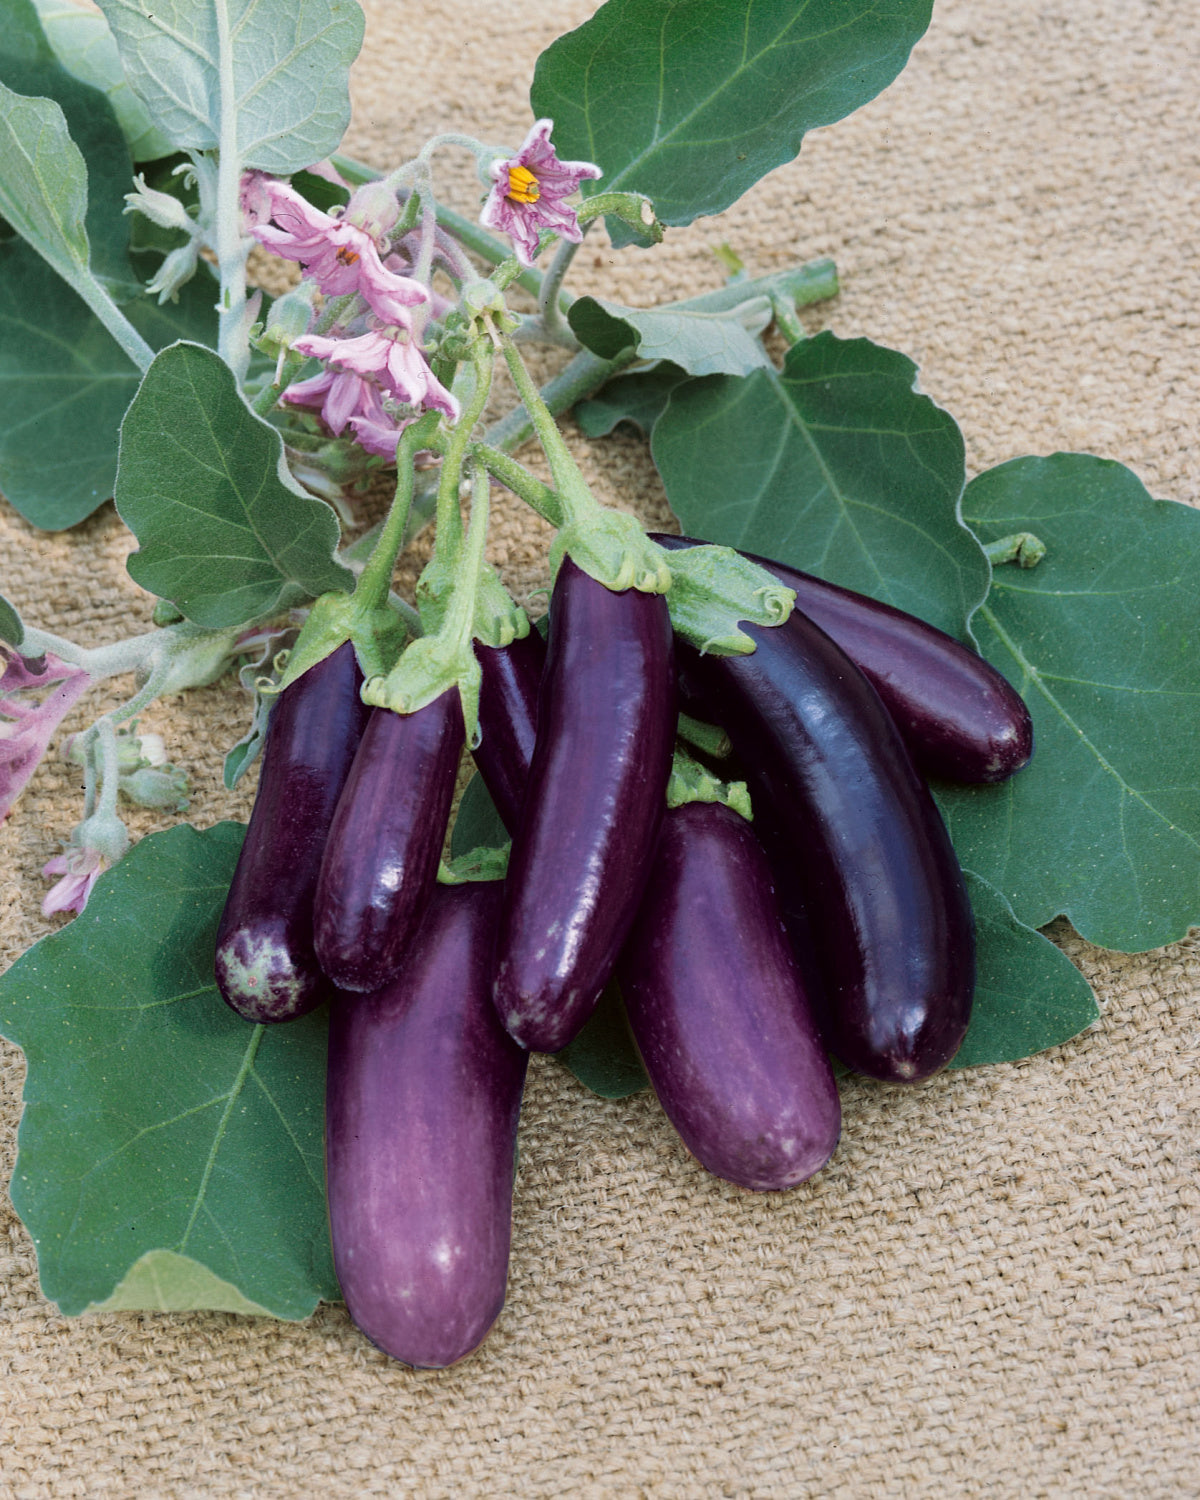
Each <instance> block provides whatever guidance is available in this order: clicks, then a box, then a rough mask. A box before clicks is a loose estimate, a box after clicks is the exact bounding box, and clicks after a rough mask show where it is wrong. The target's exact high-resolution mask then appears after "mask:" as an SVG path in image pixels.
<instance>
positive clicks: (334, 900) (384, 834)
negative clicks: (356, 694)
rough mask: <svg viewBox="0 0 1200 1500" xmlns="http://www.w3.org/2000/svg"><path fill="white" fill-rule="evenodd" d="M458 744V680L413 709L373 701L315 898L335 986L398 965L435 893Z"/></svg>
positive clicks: (375, 983)
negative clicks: (378, 705)
mask: <svg viewBox="0 0 1200 1500" xmlns="http://www.w3.org/2000/svg"><path fill="white" fill-rule="evenodd" d="M462 746H463V717H462V704H461V700H460V698H459V695H458V689H457V688H450V689H448V690H447V691H446V692H444V693H442V694H441V695H440V697H437V698H435V699H434V700H433V702H432V703H429V704H427V705H426V706H425V707H424V708H420V709H418V710H417V711H416V713H411V714H397V713H393V712H392V711H391V709H388V708H377V709H375V710H373V712H372V714H371V718H370V721H369V722H368V724H367V727H366V731H365V733H364V734H363V737H362V743H361V744H360V745H359V747H358V754H357V755H356V756H355V757H354V764H353V766H352V767H351V768H350V775H349V776H348V777H347V778H346V785H345V787H344V789H343V791H342V795H341V797H340V798H339V799H338V805H337V810H336V812H335V813H334V815H333V822H332V825H331V826H330V829H329V838H328V839H327V840H326V844H325V855H324V858H323V859H322V861H321V874H320V879H319V880H318V881H317V892H316V899H315V901H314V903H313V930H314V935H315V942H316V950H317V957H318V959H320V962H321V967H322V968H323V969H324V970H325V972H326V974H328V975H329V977H330V979H332V980H333V982H334V984H336V985H337V986H338V988H339V989H343V990H375V989H378V988H379V987H380V985H383V984H387V982H388V981H389V980H390V979H391V978H392V977H393V976H394V975H395V973H396V972H397V970H398V969H399V967H400V964H401V962H402V960H403V958H404V951H405V949H406V948H407V947H408V944H409V942H410V941H411V939H412V937H413V934H414V933H415V932H416V930H417V926H418V924H419V922H420V920H421V916H422V914H423V913H424V910H425V907H426V905H427V904H428V902H429V898H430V896H431V895H432V894H433V887H434V882H435V880H436V879H437V869H438V859H439V857H440V855H441V852H442V844H443V842H444V841H445V837H446V825H447V824H448V822H449V821H450V805H451V803H452V802H453V800H454V782H455V779H456V776H457V773H458V761H459V756H460V754H461V753H462Z"/></svg>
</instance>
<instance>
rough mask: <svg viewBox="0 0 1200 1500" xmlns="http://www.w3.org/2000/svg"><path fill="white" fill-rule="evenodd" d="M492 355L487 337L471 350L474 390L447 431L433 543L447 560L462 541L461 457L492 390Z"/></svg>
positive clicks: (493, 355)
mask: <svg viewBox="0 0 1200 1500" xmlns="http://www.w3.org/2000/svg"><path fill="white" fill-rule="evenodd" d="M494 360H495V354H494V351H493V349H492V346H491V344H490V342H488V340H487V339H480V340H478V341H477V342H476V343H475V345H474V346H473V347H472V349H471V363H472V365H473V366H474V370H475V389H474V391H473V392H472V393H471V399H470V401H469V402H468V403H467V406H466V409H465V410H464V412H463V414H462V416H461V417H460V418H459V420H458V421H457V422H456V423H455V424H454V426H453V427H452V428H451V430H450V437H449V440H448V441H447V443H446V456H445V458H444V459H443V461H442V475H441V479H440V481H439V483H438V495H437V541H436V542H435V544H434V545H435V546H436V547H437V549H438V550H439V552H441V555H442V557H443V558H444V559H445V560H446V561H447V562H448V563H449V562H452V561H453V559H454V557H455V556H456V554H457V551H458V548H459V545H460V543H461V541H462V512H461V511H460V510H459V505H458V483H459V480H460V478H461V477H462V466H463V459H464V458H465V457H466V454H467V448H468V446H469V445H470V441H471V433H472V432H473V431H474V428H475V424H476V422H478V421H479V419H480V417H481V416H482V415H483V410H484V407H485V406H486V405H487V401H488V396H489V394H490V393H491V389H492V366H493V363H494Z"/></svg>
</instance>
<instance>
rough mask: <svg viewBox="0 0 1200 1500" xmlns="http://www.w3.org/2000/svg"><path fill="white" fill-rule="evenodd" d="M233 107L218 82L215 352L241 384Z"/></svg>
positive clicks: (242, 276)
mask: <svg viewBox="0 0 1200 1500" xmlns="http://www.w3.org/2000/svg"><path fill="white" fill-rule="evenodd" d="M215 13H216V23H217V54H218V65H219V71H220V76H221V78H222V79H230V78H232V76H233V37H232V34H231V32H230V29H229V12H228V9H227V7H226V6H224V5H218V6H216V7H215ZM237 109H238V105H237V98H236V96H235V95H234V91H233V90H232V89H231V88H222V89H221V113H220V121H219V124H218V137H217V139H218V146H217V202H216V215H215V217H216V230H217V233H216V244H215V245H214V246H213V249H214V250H215V251H216V252H217V264H218V266H219V267H220V271H221V294H220V297H219V299H218V302H217V308H218V313H219V318H220V322H219V330H218V335H217V352H218V353H219V354H220V356H221V358H222V359H223V360H224V361H225V363H226V364H227V365H228V366H229V368H230V369H231V370H232V371H233V373H234V375H235V376H236V377H237V382H238V385H239V386H240V385H241V383H242V381H243V380H245V378H246V371H247V369H248V368H249V365H250V341H249V339H248V338H247V336H246V320H245V318H244V317H243V312H244V310H245V305H246V256H247V254H248V253H249V242H248V241H247V240H245V239H243V237H242V204H241V178H242V163H241V157H240V156H239V154H238V148H237V123H238V122H237Z"/></svg>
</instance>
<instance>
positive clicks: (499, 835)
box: [450, 771, 508, 859]
mask: <svg viewBox="0 0 1200 1500" xmlns="http://www.w3.org/2000/svg"><path fill="white" fill-rule="evenodd" d="M507 842H508V829H507V828H505V826H504V824H503V822H502V821H501V818H500V814H499V813H498V812H497V811H496V804H495V803H494V802H493V801H492V799H491V797H490V796H489V794H488V789H487V787H486V786H484V784H483V777H482V776H480V774H479V773H478V771H477V772H476V773H475V775H474V776H472V777H471V779H470V781H468V782H467V787H466V790H465V791H464V792H463V794H462V800H461V801H460V802H459V804H458V813H457V814H456V816H455V819H454V830H453V832H452V833H451V835H450V854H451V856H452V858H454V859H461V858H462V856H463V855H465V854H470V852H471V850H472V849H498V848H499V847H500V846H501V844H506V843H507Z"/></svg>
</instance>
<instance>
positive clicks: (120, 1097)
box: [0, 823, 338, 1318]
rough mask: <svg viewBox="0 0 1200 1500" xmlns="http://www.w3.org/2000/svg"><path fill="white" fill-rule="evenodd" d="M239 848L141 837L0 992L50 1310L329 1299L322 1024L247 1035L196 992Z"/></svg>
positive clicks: (237, 836) (25, 1193) (19, 1202)
mask: <svg viewBox="0 0 1200 1500" xmlns="http://www.w3.org/2000/svg"><path fill="white" fill-rule="evenodd" d="M242 835H243V830H242V828H241V826H240V825H239V824H236V823H221V824H218V825H217V826H216V827H215V828H210V829H207V830H206V831H205V832H203V833H198V832H197V831H196V830H195V829H194V828H190V827H188V826H187V825H180V826H178V827H175V828H172V829H170V830H168V831H167V832H165V833H157V834H152V835H150V837H148V838H145V839H143V840H142V842H141V843H140V844H138V845H136V846H135V847H134V848H133V849H132V850H131V852H130V853H129V854H128V855H127V856H126V858H125V859H124V860H122V862H121V863H120V864H119V865H117V866H116V867H115V868H114V869H112V870H110V871H108V872H107V873H106V874H105V875H103V876H101V878H100V881H99V882H98V884H97V885H96V888H95V890H94V891H93V893H92V897H91V900H90V901H89V903H88V906H87V910H86V911H85V912H84V913H83V914H82V915H81V916H79V917H77V918H76V919H75V921H73V922H72V923H71V924H70V925H69V926H67V927H65V928H64V929H62V930H61V931H60V932H57V933H53V934H52V935H51V936H49V937H47V938H43V939H42V941H41V942H40V943H38V944H37V945H36V946H35V947H33V948H31V949H30V950H29V952H27V953H26V954H25V955H24V956H23V957H22V958H20V959H18V960H17V962H16V963H15V964H14V965H13V967H12V968H11V969H10V970H9V971H8V973H7V974H5V975H4V976H3V977H2V978H0V1031H2V1032H3V1034H4V1035H5V1036H7V1037H8V1038H10V1039H11V1040H12V1041H14V1042H16V1043H17V1045H18V1046H19V1047H21V1048H22V1049H23V1051H24V1053H25V1056H26V1060H27V1062H28V1065H29V1072H28V1077H27V1080H26V1084H25V1111H24V1115H23V1117H22V1120H21V1129H20V1135H19V1138H18V1143H19V1155H18V1158H17V1165H16V1171H15V1173H14V1175H13V1182H12V1198H13V1203H14V1206H15V1207H16V1210H17V1212H18V1213H19V1214H20V1215H21V1217H22V1219H23V1220H24V1221H25V1225H26V1227H27V1229H28V1230H29V1233H30V1234H31V1236H32V1237H33V1240H34V1243H35V1244H36V1246H37V1250H38V1265H39V1270H40V1273H41V1280H42V1287H43V1290H44V1291H45V1293H46V1295H47V1296H48V1297H50V1298H52V1299H53V1300H54V1301H55V1302H57V1303H58V1304H59V1306H60V1308H61V1309H62V1311H63V1312H64V1313H77V1312H83V1311H84V1310H85V1309H88V1308H93V1307H97V1306H105V1305H107V1306H119V1307H133V1306H143V1307H147V1306H148V1307H158V1308H161V1307H167V1308H173V1307H196V1306H201V1305H216V1306H220V1307H230V1306H235V1307H237V1310H240V1311H248V1310H250V1309H251V1308H256V1309H258V1310H261V1311H265V1312H269V1313H272V1314H274V1315H275V1316H276V1317H283V1318H302V1317H306V1316H307V1315H308V1314H309V1313H311V1312H312V1310H313V1308H314V1307H315V1306H316V1304H317V1302H318V1301H319V1300H320V1299H322V1298H326V1299H329V1298H336V1297H337V1295H338V1289H337V1283H336V1280H335V1277H334V1273H333V1265H332V1257H331V1253H330V1247H329V1237H328V1228H327V1221H326V1212H325V1184H324V1173H323V1166H322V1140H323V1127H324V1122H323V1111H322V1103H323V1098H324V1071H325V1020H324V1015H323V1014H321V1013H315V1014H313V1015H310V1016H306V1017H303V1018H302V1019H301V1020H299V1021H293V1022H290V1023H289V1024H288V1025H286V1026H275V1027H269V1028H267V1027H261V1026H251V1025H249V1024H248V1023H247V1022H245V1021H243V1020H241V1019H240V1018H239V1017H238V1016H236V1015H235V1014H234V1013H233V1011H231V1010H230V1009H229V1008H228V1007H227V1006H226V1005H225V1004H224V1002H223V1001H222V1000H221V998H220V996H219V995H218V993H217V990H216V985H215V983H214V980H213V945H214V941H215V934H216V925H217V921H218V919H219V917H220V913H221V908H222V906H223V905H224V901H225V893H226V891H227V889H228V885H229V881H230V878H231V876H232V873H233V867H234V863H235V861H236V859H237V855H238V850H239V849H240V847H241V841H242ZM163 1252H169V1253H167V1254H164V1253H163ZM235 1293H236V1295H237V1297H239V1298H241V1299H244V1304H242V1303H234V1302H232V1301H231V1297H232V1296H233V1294H235ZM206 1295H207V1296H208V1297H211V1298H213V1299H214V1300H213V1301H210V1302H207V1303H206V1302H205V1301H204V1300H203V1299H204V1296H206Z"/></svg>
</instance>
